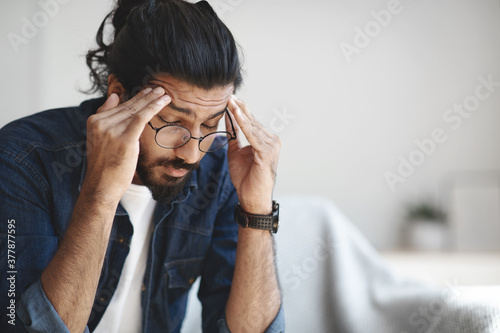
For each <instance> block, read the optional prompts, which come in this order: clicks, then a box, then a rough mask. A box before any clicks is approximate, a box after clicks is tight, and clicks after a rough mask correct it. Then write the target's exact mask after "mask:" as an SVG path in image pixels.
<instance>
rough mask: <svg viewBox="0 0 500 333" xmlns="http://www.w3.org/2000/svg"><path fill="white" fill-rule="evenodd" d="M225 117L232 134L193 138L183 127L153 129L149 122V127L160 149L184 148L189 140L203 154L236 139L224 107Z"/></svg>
mask: <svg viewBox="0 0 500 333" xmlns="http://www.w3.org/2000/svg"><path fill="white" fill-rule="evenodd" d="M226 117H229V122H230V123H231V128H232V130H233V134H231V133H229V132H227V131H218V132H212V133H209V134H207V135H205V136H202V137H201V138H195V137H194V136H192V135H191V132H190V131H189V130H188V129H187V128H186V127H184V126H179V125H165V126H162V127H159V128H157V127H154V126H153V125H152V124H151V122H148V124H149V126H151V128H152V129H153V130H155V131H156V135H155V141H156V144H157V145H158V146H160V147H162V148H167V149H174V148H179V147H182V146H184V145H185V144H186V143H188V142H189V140H191V139H195V140H198V149H200V150H201V151H202V152H204V153H211V152H213V151H216V150H219V149H221V148H223V147H224V146H226V145H227V144H228V143H229V141H231V140H235V139H236V131H235V130H234V125H233V121H232V120H231V117H230V116H229V111H228V110H227V107H226Z"/></svg>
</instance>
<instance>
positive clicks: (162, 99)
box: [156, 95, 170, 105]
mask: <svg viewBox="0 0 500 333" xmlns="http://www.w3.org/2000/svg"><path fill="white" fill-rule="evenodd" d="M169 101H170V96H168V95H164V96H161V97H160V98H158V100H157V101H156V104H158V105H165V104H167V103H168V102H169Z"/></svg>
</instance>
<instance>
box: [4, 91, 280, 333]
mask: <svg viewBox="0 0 500 333" xmlns="http://www.w3.org/2000/svg"><path fill="white" fill-rule="evenodd" d="M104 101H105V100H104V98H100V99H94V100H89V101H85V102H83V103H82V104H81V105H80V106H79V107H71V108H63V109H55V110H49V111H45V112H41V113H38V114H35V115H32V116H29V117H26V118H23V119H19V120H17V121H14V122H12V123H10V124H8V125H7V126H5V127H4V128H2V129H1V130H0V269H1V271H2V276H3V275H4V274H5V273H6V272H7V278H9V279H6V278H2V279H1V281H0V314H1V316H2V318H1V321H0V323H1V324H0V331H1V332H4V331H6V332H69V330H68V329H67V327H66V326H65V324H64V322H63V321H62V320H61V318H60V317H59V315H58V313H57V312H56V311H55V309H54V307H53V306H52V304H51V303H50V301H49V300H48V298H47V296H46V295H45V293H44V291H43V288H42V285H41V282H40V276H41V274H42V272H43V270H44V269H45V268H46V267H47V265H48V264H49V262H50V261H51V259H52V258H53V256H54V254H55V253H56V251H57V249H58V247H59V245H60V244H61V241H62V239H63V236H64V234H65V232H66V229H67V228H68V225H69V223H70V220H71V216H72V212H73V208H74V206H75V203H76V200H77V198H78V195H79V191H80V188H81V185H82V182H83V179H84V177H85V170H86V149H87V147H86V121H87V118H88V117H89V116H90V115H92V114H93V113H95V112H96V110H97V109H98V108H99V107H100V106H101V105H102V104H104ZM237 202H238V197H237V194H236V191H235V189H234V186H233V184H232V183H231V179H230V177H229V172H228V166H227V154H226V150H219V151H216V152H213V153H209V154H206V155H205V156H204V157H203V159H202V160H201V163H200V167H199V169H198V170H196V171H194V172H192V175H191V177H190V179H189V181H188V182H187V184H186V185H185V187H184V189H183V191H181V192H180V193H179V194H178V195H177V197H176V198H175V199H174V200H172V202H170V203H160V202H158V203H157V205H156V208H155V211H154V217H153V223H154V230H153V234H152V236H151V242H150V245H149V252H148V259H147V266H146V272H145V274H144V279H143V285H142V296H141V306H142V309H143V311H142V330H143V332H145V333H149V332H179V331H180V328H181V325H182V321H183V319H184V315H185V311H186V304H187V295H188V291H189V289H190V287H191V285H192V284H193V282H194V281H195V280H196V278H197V277H198V276H201V283H200V289H199V292H198V297H199V299H200V301H201V303H202V306H203V314H202V316H203V331H204V332H229V330H228V328H227V324H226V321H225V318H224V309H225V305H226V302H227V298H228V296H229V291H230V287H231V281H232V277H233V270H234V262H235V257H236V242H237V234H238V226H237V223H236V222H234V219H233V210H234V207H235V205H236V204H237ZM133 232H134V231H133V227H132V224H131V223H130V220H129V217H128V214H127V212H126V211H125V209H124V208H123V207H122V206H121V205H119V206H118V207H117V210H116V214H115V218H114V221H113V226H112V230H111V234H110V239H109V244H108V248H107V251H106V256H105V259H104V264H103V268H102V272H101V276H100V279H99V284H98V287H97V292H96V297H95V301H94V305H93V307H92V312H91V314H90V318H89V321H88V324H87V327H86V329H85V332H89V331H90V332H91V331H93V330H94V329H95V327H96V326H97V324H98V322H99V320H100V319H101V318H102V316H103V314H104V311H105V310H106V307H107V306H108V304H109V302H110V300H111V297H112V296H113V293H114V291H115V289H116V287H117V285H118V280H119V279H120V275H121V272H122V269H123V265H124V262H125V259H126V257H127V254H128V252H129V248H130V241H131V238H132V236H133ZM13 236H14V237H15V238H14V237H13ZM9 246H10V248H9ZM8 249H11V252H8ZM9 254H10V255H11V257H9V256H8V255H9ZM9 260H10V261H9ZM10 265H12V266H10ZM11 272H12V273H11ZM74 283H75V284H77V283H78V281H75V282H74ZM12 304H14V308H13V306H12ZM9 306H10V308H9ZM9 321H10V323H9ZM12 323H15V326H14V325H12ZM283 330H284V319H283V310H282V309H281V308H280V311H279V313H278V315H277V316H276V318H275V319H274V321H273V322H272V323H271V325H270V326H269V328H268V330H267V332H282V331H283Z"/></svg>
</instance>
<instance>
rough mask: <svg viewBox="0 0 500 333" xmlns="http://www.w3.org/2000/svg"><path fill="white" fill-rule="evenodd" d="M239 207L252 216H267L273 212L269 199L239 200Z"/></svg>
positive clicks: (271, 202) (271, 201)
mask: <svg viewBox="0 0 500 333" xmlns="http://www.w3.org/2000/svg"><path fill="white" fill-rule="evenodd" d="M239 205H240V207H241V208H242V209H243V210H244V211H245V212H247V213H249V214H254V215H269V214H271V213H272V211H273V200H272V199H271V198H269V199H265V200H259V201H248V200H241V201H240V202H239Z"/></svg>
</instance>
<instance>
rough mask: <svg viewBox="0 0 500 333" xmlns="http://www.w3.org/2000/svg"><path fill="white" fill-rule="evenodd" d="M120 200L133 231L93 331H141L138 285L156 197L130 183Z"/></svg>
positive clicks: (133, 332) (134, 332)
mask: <svg viewBox="0 0 500 333" xmlns="http://www.w3.org/2000/svg"><path fill="white" fill-rule="evenodd" d="M120 203H121V204H122V206H123V207H124V208H125V210H126V211H127V213H128V215H129V217H130V222H131V223H132V226H133V227H134V234H133V236H132V241H131V243H130V251H129V253H128V255H127V258H126V259H125V264H124V266H123V270H122V274H121V276H120V280H119V281H118V286H117V288H116V291H115V293H114V295H113V297H112V298H111V301H110V303H109V305H108V307H107V308H106V311H105V312H104V315H103V317H102V318H101V321H100V322H99V324H98V325H97V327H96V329H95V331H94V332H97V333H138V332H141V331H142V329H141V325H142V309H141V289H142V281H143V278H144V272H145V271H146V261H147V259H148V249H149V240H150V238H151V232H152V228H153V212H154V208H155V205H156V201H155V200H154V199H153V197H152V196H151V192H150V191H149V189H148V188H147V187H146V186H141V185H135V184H131V185H130V187H129V188H128V190H127V192H125V194H124V195H123V197H122V199H121V200H120Z"/></svg>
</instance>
